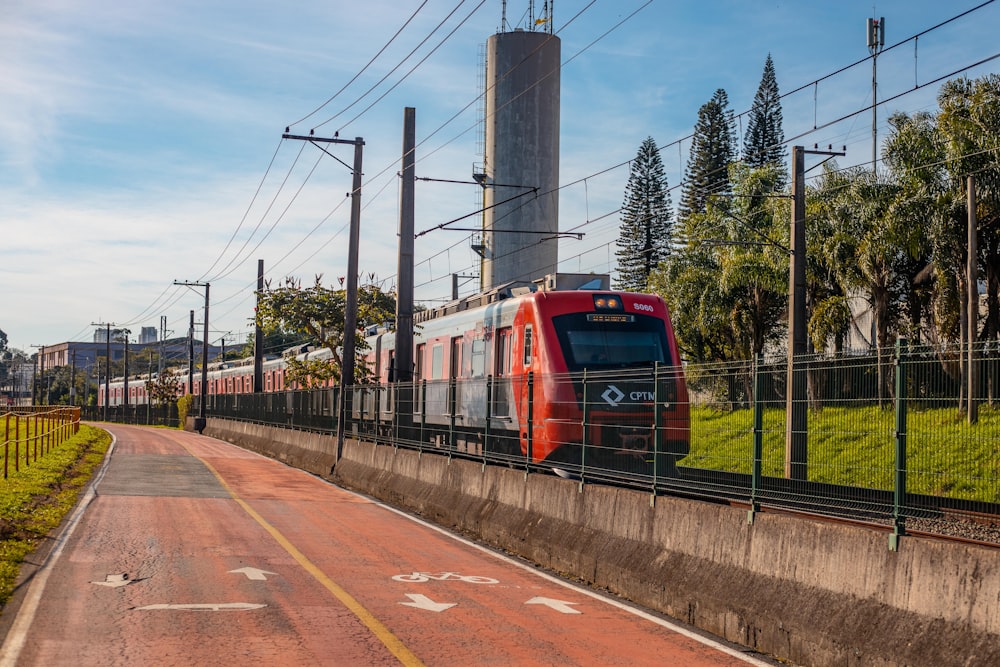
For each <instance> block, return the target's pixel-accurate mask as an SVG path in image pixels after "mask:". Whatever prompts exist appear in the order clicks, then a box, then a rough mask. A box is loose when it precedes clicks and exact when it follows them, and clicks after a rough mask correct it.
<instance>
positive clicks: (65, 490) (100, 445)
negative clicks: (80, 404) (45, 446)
mask: <svg viewBox="0 0 1000 667" xmlns="http://www.w3.org/2000/svg"><path fill="white" fill-rule="evenodd" d="M110 444H111V436H110V435H108V433H107V432H105V431H102V430H100V429H97V428H94V427H91V426H87V425H82V426H81V427H80V431H79V433H77V434H76V435H75V436H73V437H71V438H69V439H67V440H66V441H64V442H63V443H62V444H60V445H58V446H57V447H53V448H52V449H51V450H50V451H49V452H47V453H46V454H45V456H39V458H38V461H37V462H32V464H31V465H30V466H27V467H26V466H24V464H23V463H22V464H21V470H20V471H19V472H16V473H15V472H14V471H13V466H11V469H10V477H9V478H8V479H6V480H3V481H0V605H3V604H5V603H6V602H7V600H8V599H10V596H11V594H12V593H13V590H14V584H15V582H16V580H17V575H18V569H19V568H20V566H21V563H22V562H23V561H24V559H25V557H26V556H27V555H28V554H30V553H31V552H32V551H33V550H34V549H35V547H36V546H37V545H38V543H39V542H40V541H41V540H42V539H44V538H45V536H46V535H48V534H49V533H50V532H51V531H52V530H53V529H55V528H56V527H57V526H58V525H59V523H60V522H61V521H62V519H63V517H65V516H66V514H68V513H69V511H70V510H71V509H72V508H73V506H74V505H75V504H76V501H77V498H78V496H79V495H80V491H81V490H82V489H83V488H84V486H86V484H87V482H88V481H89V480H90V478H91V476H92V475H93V473H94V471H95V470H96V469H97V468H98V467H99V466H100V465H101V461H102V460H103V458H104V454H105V453H106V452H107V450H108V446H109V445H110Z"/></svg>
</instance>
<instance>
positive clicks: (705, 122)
mask: <svg viewBox="0 0 1000 667" xmlns="http://www.w3.org/2000/svg"><path fill="white" fill-rule="evenodd" d="M735 158H736V140H735V124H734V121H733V112H732V111H731V110H730V109H729V96H728V95H726V91H725V90H723V89H722V88H719V89H718V90H716V91H715V94H714V95H713V96H712V99H711V100H709V101H708V102H706V103H705V104H703V105H702V107H701V109H699V110H698V122H697V123H696V124H695V127H694V135H693V136H692V138H691V151H690V153H689V156H688V163H687V167H686V169H685V171H684V182H685V186H684V193H683V195H682V196H681V202H680V207H679V211H678V214H679V216H678V217H679V219H683V218H686V217H688V216H689V215H691V214H693V213H703V212H704V211H705V207H706V206H707V204H708V199H709V197H710V196H711V195H714V194H728V193H729V192H730V186H729V165H730V163H732V162H733V161H734V160H735Z"/></svg>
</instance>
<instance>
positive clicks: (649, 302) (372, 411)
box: [355, 289, 690, 472]
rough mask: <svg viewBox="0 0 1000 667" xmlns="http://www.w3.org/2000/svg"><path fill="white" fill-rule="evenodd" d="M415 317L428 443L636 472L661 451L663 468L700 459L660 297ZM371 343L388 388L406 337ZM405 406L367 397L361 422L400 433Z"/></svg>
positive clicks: (478, 304) (560, 301) (490, 302)
mask: <svg viewBox="0 0 1000 667" xmlns="http://www.w3.org/2000/svg"><path fill="white" fill-rule="evenodd" d="M504 296H506V297H507V298H500V297H504ZM415 320H416V326H415V332H414V364H415V369H414V378H415V380H416V382H417V383H418V384H417V386H416V387H415V391H414V392H413V397H412V401H413V409H412V412H413V415H414V424H413V430H414V431H415V432H419V433H420V434H421V435H420V436H418V437H420V438H421V439H423V440H433V441H435V442H437V443H438V444H441V445H449V446H452V447H456V448H457V449H460V450H463V451H466V452H471V453H479V452H480V451H482V449H486V450H487V451H492V452H500V453H507V454H510V455H513V456H518V457H527V458H529V459H530V460H532V461H535V462H540V461H549V462H560V463H570V464H576V463H581V462H583V459H584V457H587V461H586V463H587V464H591V463H592V464H595V465H597V466H603V465H608V466H612V467H614V468H616V469H621V468H622V467H623V466H622V465H619V464H621V463H624V464H626V465H625V466H624V467H626V468H628V469H632V470H636V471H640V470H643V469H644V468H643V466H642V465H636V464H637V463H638V464H641V463H651V462H652V461H653V458H654V457H653V454H654V453H655V452H659V453H661V454H662V455H663V456H662V458H661V459H660V460H661V463H662V464H663V465H662V466H661V467H660V470H661V471H663V472H666V471H667V470H669V469H672V468H673V464H674V463H675V462H676V460H677V459H678V458H681V457H683V456H685V455H686V454H687V453H688V450H689V422H690V420H689V412H688V398H687V389H686V386H685V383H684V376H683V371H682V369H681V367H680V362H679V359H680V356H679V353H678V350H677V342H676V339H675V337H674V332H673V328H672V326H671V323H670V319H669V316H668V313H667V308H666V305H665V304H664V302H663V300H662V299H661V298H660V297H658V296H656V295H650V294H633V293H622V292H612V291H589V290H574V291H530V290H527V289H521V290H506V291H504V290H500V291H498V292H496V293H494V294H492V295H478V296H475V297H470V298H468V299H465V300H463V301H458V302H455V303H452V304H449V305H448V306H445V307H443V308H440V309H437V310H433V311H425V312H422V313H417V317H416V318H415ZM369 345H370V346H371V350H370V353H369V357H368V363H369V365H370V367H371V368H372V370H373V371H374V374H375V377H376V378H377V379H378V382H379V384H380V385H381V386H383V387H388V386H389V385H390V382H391V380H392V379H393V378H392V377H391V375H392V372H393V366H394V352H395V350H394V348H395V333H393V332H386V333H383V334H381V335H379V336H376V337H374V338H372V339H369ZM398 402H399V400H398V398H393V397H391V396H390V393H389V392H383V393H378V392H375V393H374V394H372V393H369V394H366V396H365V400H364V402H363V408H362V409H360V410H359V409H357V408H356V409H355V417H358V418H363V419H369V420H370V419H379V418H380V417H381V419H380V421H381V422H382V423H383V424H385V425H386V427H388V424H389V423H390V420H389V419H387V417H388V416H389V414H390V413H391V412H392V410H393V409H394V407H393V404H394V403H396V404H398ZM654 405H658V406H659V409H655V408H654ZM403 409H405V408H403ZM380 412H381V413H383V414H381V415H380ZM418 426H419V428H418ZM581 443H587V444H588V445H589V447H588V448H587V450H586V452H585V451H584V449H583V448H581V447H580V444H581ZM646 467H647V468H648V466H646Z"/></svg>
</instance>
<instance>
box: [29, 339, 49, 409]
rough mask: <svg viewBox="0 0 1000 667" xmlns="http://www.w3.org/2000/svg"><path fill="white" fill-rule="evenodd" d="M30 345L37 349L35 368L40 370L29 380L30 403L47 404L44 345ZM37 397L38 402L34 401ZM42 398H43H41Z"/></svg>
mask: <svg viewBox="0 0 1000 667" xmlns="http://www.w3.org/2000/svg"><path fill="white" fill-rule="evenodd" d="M31 347H33V348H36V349H37V350H39V352H38V354H37V355H35V356H36V362H35V368H39V369H40V370H39V371H38V372H37V373H36V374H35V375H36V377H35V378H34V379H33V380H32V382H31V404H32V405H48V403H49V397H48V393H47V392H46V391H45V346H44V345H32V346H31ZM36 396H37V397H38V398H37V400H38V402H37V403H36V402H35V400H36V398H35V397H36ZM43 399H44V400H43Z"/></svg>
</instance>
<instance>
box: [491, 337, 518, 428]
mask: <svg viewBox="0 0 1000 667" xmlns="http://www.w3.org/2000/svg"><path fill="white" fill-rule="evenodd" d="M513 342H514V336H513V331H512V330H511V328H510V327H504V328H503V329H498V330H497V332H496V354H495V355H494V357H493V375H494V377H495V378H496V382H495V383H494V387H493V415H494V416H495V417H498V418H504V417H509V416H510V403H511V401H510V398H511V386H510V370H511V355H512V353H513Z"/></svg>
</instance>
